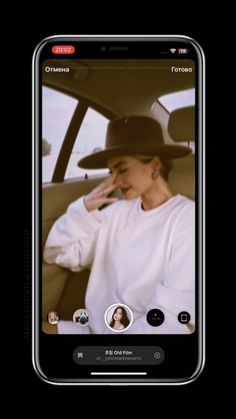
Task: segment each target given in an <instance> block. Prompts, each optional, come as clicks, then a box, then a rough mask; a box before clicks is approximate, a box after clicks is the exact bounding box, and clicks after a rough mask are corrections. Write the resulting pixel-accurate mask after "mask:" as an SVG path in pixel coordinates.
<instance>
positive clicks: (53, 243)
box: [44, 197, 103, 272]
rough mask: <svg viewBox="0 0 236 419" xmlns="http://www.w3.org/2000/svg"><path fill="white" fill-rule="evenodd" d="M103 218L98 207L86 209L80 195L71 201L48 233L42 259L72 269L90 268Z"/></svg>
mask: <svg viewBox="0 0 236 419" xmlns="http://www.w3.org/2000/svg"><path fill="white" fill-rule="evenodd" d="M102 219H103V218H102V215H101V213H100V212H99V210H95V211H91V212H88V211H87V209H86V207H85V205H84V200H83V197H82V198H79V199H78V200H77V201H75V202H74V203H72V204H71V205H70V206H69V207H68V209H67V212H66V213H65V214H64V215H62V216H61V217H60V218H59V219H58V220H57V221H56V222H55V224H54V225H53V227H52V229H51V231H50V233H49V235H48V238H47V241H46V245H45V249H44V259H45V261H46V262H47V263H55V264H57V265H60V266H63V267H66V268H69V269H71V270H72V271H75V272H76V271H80V270H82V269H84V268H87V267H90V266H91V264H92V262H93V258H94V251H95V246H96V241H97V236H98V231H99V228H100V226H101V223H102Z"/></svg>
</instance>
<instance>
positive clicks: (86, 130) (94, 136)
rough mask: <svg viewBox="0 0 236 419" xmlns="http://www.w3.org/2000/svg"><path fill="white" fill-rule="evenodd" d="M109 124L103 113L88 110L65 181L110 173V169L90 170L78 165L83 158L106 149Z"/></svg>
mask: <svg viewBox="0 0 236 419" xmlns="http://www.w3.org/2000/svg"><path fill="white" fill-rule="evenodd" d="M108 122H109V120H108V119H107V118H106V117H104V116H103V115H102V114H101V113H99V112H97V111H95V110H94V109H92V108H88V110H87V112H86V115H85V117H84V120H83V122H82V125H81V128H80V130H79V133H78V135H77V138H76V141H75V144H74V147H73V150H72V153H71V156H70V160H69V163H68V166H67V170H66V174H65V179H71V178H74V177H79V176H83V177H84V176H85V174H88V175H89V174H98V173H108V169H93V170H88V169H81V168H80V167H78V165H77V164H78V161H79V160H80V159H81V158H82V157H84V156H86V155H87V154H91V153H95V152H97V151H99V150H102V149H103V148H104V146H105V137H106V130H107V124H108Z"/></svg>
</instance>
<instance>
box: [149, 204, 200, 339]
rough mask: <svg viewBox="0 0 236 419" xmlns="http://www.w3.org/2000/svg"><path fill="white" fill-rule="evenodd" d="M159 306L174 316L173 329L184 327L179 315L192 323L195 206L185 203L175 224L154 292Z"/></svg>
mask: <svg viewBox="0 0 236 419" xmlns="http://www.w3.org/2000/svg"><path fill="white" fill-rule="evenodd" d="M156 300H157V303H158V305H159V306H160V308H161V307H163V309H165V310H167V312H168V313H169V318H171V317H172V316H173V321H174V322H175V324H176V327H177V328H179V331H180V333H182V332H181V330H182V329H183V327H184V328H187V326H186V325H182V324H181V323H179V322H178V320H177V318H178V314H179V313H180V312H182V311H187V312H188V313H189V314H190V316H191V320H190V323H192V324H195V206H194V203H192V202H190V203H188V204H187V205H186V206H185V207H184V208H183V210H182V211H180V213H179V214H178V217H177V219H176V222H175V227H174V232H173V238H172V246H171V251H170V257H169V261H168V266H167V269H166V275H165V278H164V280H163V282H162V283H160V284H158V286H157V291H156Z"/></svg>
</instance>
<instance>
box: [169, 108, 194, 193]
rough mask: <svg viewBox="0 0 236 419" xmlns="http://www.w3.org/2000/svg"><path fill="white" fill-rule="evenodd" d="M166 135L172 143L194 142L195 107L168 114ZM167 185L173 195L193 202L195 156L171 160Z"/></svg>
mask: <svg viewBox="0 0 236 419" xmlns="http://www.w3.org/2000/svg"><path fill="white" fill-rule="evenodd" d="M168 133H169V135H170V137H171V139H172V141H173V143H185V144H184V145H186V143H192V142H193V141H195V107H194V106H189V107H185V108H180V109H177V110H175V111H173V112H172V113H171V114H170V117H169V121H168ZM168 183H169V185H170V187H171V189H172V190H173V192H174V193H180V194H182V195H184V196H186V197H187V198H190V199H192V200H195V154H194V152H193V153H192V154H190V155H188V156H187V157H184V158H182V159H176V160H173V169H172V170H171V172H170V174H169V182H168Z"/></svg>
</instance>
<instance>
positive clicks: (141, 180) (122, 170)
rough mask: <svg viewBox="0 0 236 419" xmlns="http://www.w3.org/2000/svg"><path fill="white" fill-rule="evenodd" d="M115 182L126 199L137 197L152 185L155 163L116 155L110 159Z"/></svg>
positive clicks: (109, 165) (109, 163)
mask: <svg viewBox="0 0 236 419" xmlns="http://www.w3.org/2000/svg"><path fill="white" fill-rule="evenodd" d="M108 167H109V169H110V171H111V173H112V174H114V173H115V174H116V175H117V177H116V179H115V182H116V184H117V187H119V188H120V190H121V193H122V195H123V196H124V198H125V199H135V198H137V197H138V196H140V195H143V194H144V193H146V192H147V191H148V190H149V189H150V188H151V187H152V186H153V180H152V173H153V163H152V162H150V163H143V162H141V161H139V160H138V159H137V158H135V157H133V156H121V157H114V158H113V159H109V160H108Z"/></svg>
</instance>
